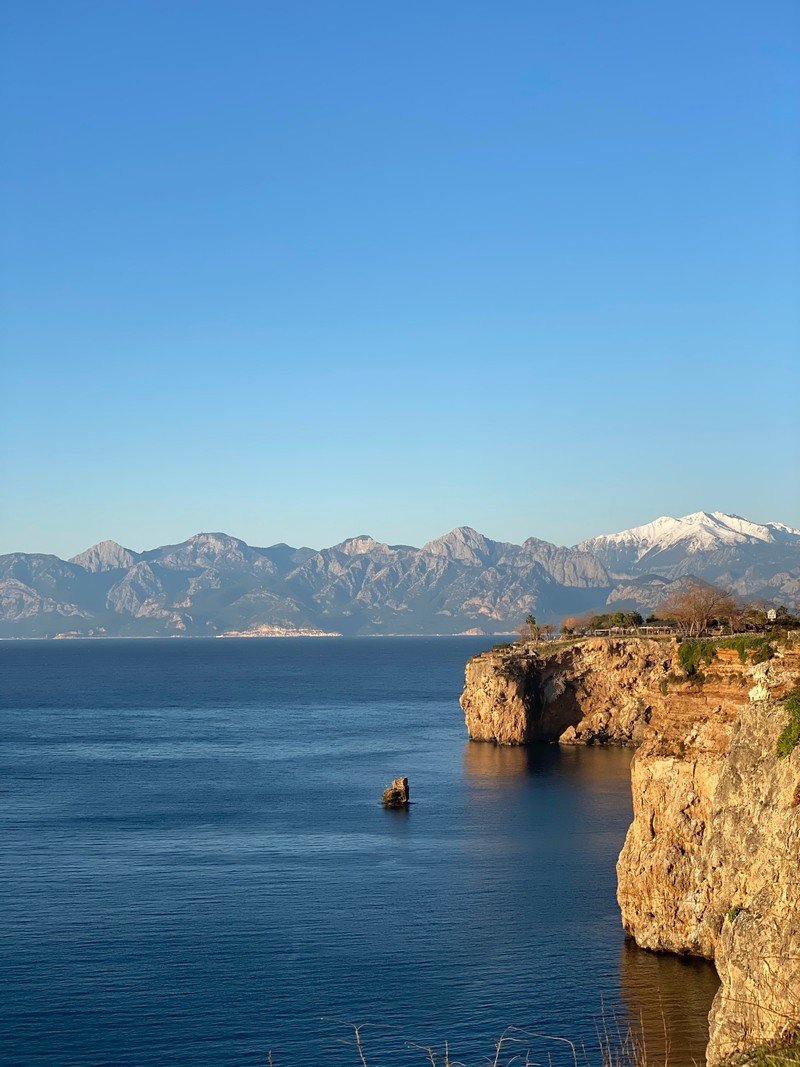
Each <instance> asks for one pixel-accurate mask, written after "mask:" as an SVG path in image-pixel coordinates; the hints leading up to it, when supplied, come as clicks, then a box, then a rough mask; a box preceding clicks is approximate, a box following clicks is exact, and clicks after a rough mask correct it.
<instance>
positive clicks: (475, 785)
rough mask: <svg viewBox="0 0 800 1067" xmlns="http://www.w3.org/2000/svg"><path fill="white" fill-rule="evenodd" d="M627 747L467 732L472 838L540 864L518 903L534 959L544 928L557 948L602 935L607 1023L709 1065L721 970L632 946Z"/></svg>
mask: <svg viewBox="0 0 800 1067" xmlns="http://www.w3.org/2000/svg"><path fill="white" fill-rule="evenodd" d="M631 757H632V751H631V750H630V749H620V748H601V747H585V746H560V745H538V746H530V747H517V748H510V747H506V746H501V745H493V744H487V743H482V742H468V743H467V744H466V745H465V748H464V753H463V761H464V773H465V781H466V783H467V786H468V789H469V790H470V792H472V793H473V798H472V799H473V804H472V806H471V811H472V818H473V819H474V820H475V822H476V824H479V825H477V826H476V827H473V830H472V837H471V839H472V840H473V841H480V842H481V843H482V846H481V847H482V848H483V850H484V852H485V853H486V854H489V853H491V854H492V855H493V857H494V858H495V859H498V857H500V856H501V855H502V856H503V858H504V859H506V858H507V856H512V855H513V856H514V857H515V859H516V862H517V863H518V864H519V866H520V867H524V868H525V869H526V870H527V872H528V876H529V877H530V875H531V873H532V872H535V878H534V879H533V881H532V882H531V883H530V885H529V887H528V889H527V891H526V892H525V893H524V894H522V893H521V894H520V895H519V897H518V900H517V904H516V907H515V919H516V921H517V922H520V923H522V924H531V925H534V924H535V926H536V928H537V937H536V939H535V941H534V942H533V944H532V946H531V950H530V951H531V953H532V955H531V958H530V960H529V963H530V964H532V965H535V966H539V967H541V966H542V960H541V959H540V958H539V953H540V952H541V951H542V949H543V947H544V945H543V939H544V938H545V937H546V936H552V938H553V941H554V951H557V950H558V949H559V946H561V947H563V946H564V945H566V944H567V943H568V942H569V941H572V943H573V946H574V947H573V948H572V952H573V953H575V952H576V947H577V944H579V943H580V937H581V936H583V937H584V938H585V939H586V940H585V941H584V944H587V945H588V942H589V941H591V943H592V946H593V949H594V948H596V945H597V943H598V942H605V943H607V944H608V949H609V957H608V959H609V964H610V966H609V968H608V971H607V973H606V975H605V976H600V977H599V979H595V980H594V981H595V982H596V986H595V988H596V989H597V995H598V997H602V998H603V999H604V1000H605V1001H606V1003H607V1007H608V1013H609V1021H610V1022H611V1023H612V1025H616V1022H615V1018H618V1019H619V1021H620V1025H621V1026H622V1029H623V1030H624V1029H625V1028H626V1026H627V1022H628V1021H629V1022H630V1024H631V1026H632V1027H633V1028H634V1029H635V1030H638V1029H641V1033H642V1036H643V1038H644V1042H645V1045H646V1048H647V1050H648V1053H649V1055H650V1060H651V1062H652V1063H664V1062H665V1056H664V1052H665V1050H668V1053H669V1055H668V1060H669V1063H670V1067H692V1065H693V1064H704V1063H705V1048H706V1044H707V1042H708V1012H709V1009H710V1007H711V1001H712V1000H713V998H714V994H715V993H716V991H717V988H718V985H719V980H718V978H717V975H716V971H715V969H714V967H713V965H712V964H710V963H708V962H707V961H705V960H697V959H693V958H690V957H680V956H670V955H666V954H664V955H661V954H655V953H651V952H645V951H643V950H641V949H639V948H637V947H636V945H635V943H634V942H633V941H631V940H630V939H626V938H625V935H624V933H623V930H622V926H621V923H620V918H619V910H618V908H617V905H616V900H615V888H616V878H615V864H616V860H617V856H618V854H619V850H620V848H621V847H622V843H623V840H624V836H625V832H626V830H627V827H628V825H629V823H630V817H631V808H630V799H629V798H630V761H631ZM511 827H513V828H514V829H513V831H511V832H509V831H510V828H511ZM509 872H510V873H509ZM581 872H582V873H581ZM511 876H513V867H512V866H511V865H510V864H508V867H507V870H506V877H511ZM479 888H480V887H477V888H476V887H474V886H473V892H474V895H475V898H476V899H482V898H481V897H480V894H479V892H478V889H479ZM537 912H538V914H537ZM542 914H546V915H547V924H546V926H545V927H542V925H541V915H542ZM617 945H618V946H619V947H618V948H617V947H616V946H617ZM578 951H579V950H578ZM615 961H616V962H615ZM576 963H577V969H578V970H580V968H581V961H580V960H578V959H577V958H576ZM559 967H563V964H562V963H561V962H560V961H559ZM553 980H554V981H556V977H555V976H554V978H553ZM557 980H558V981H563V978H562V977H561V976H559V977H558V979H557ZM591 984H592V983H591V982H589V983H588V988H587V992H589V993H590V995H591ZM601 1026H602V1024H601ZM558 1032H562V1033H563V1032H565V1030H564V1027H563V1025H562V1029H561V1030H560V1031H558ZM567 1032H569V1031H567Z"/></svg>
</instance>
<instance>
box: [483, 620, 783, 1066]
mask: <svg viewBox="0 0 800 1067" xmlns="http://www.w3.org/2000/svg"><path fill="white" fill-rule="evenodd" d="M676 651H677V649H676V646H674V645H668V644H660V643H658V642H656V641H647V640H640V639H628V640H614V639H595V640H588V641H585V642H582V643H581V644H578V645H575V646H572V647H567V648H562V649H561V650H554V651H552V652H550V653H545V654H541V653H538V652H537V650H536V649H534V648H525V647H520V648H519V649H518V650H516V651H515V650H513V649H509V650H506V651H499V652H490V653H485V654H484V655H483V656H480V657H477V658H476V659H475V660H473V661H472V662H471V663H470V664H469V665H468V668H467V686H466V689H465V692H464V695H463V697H462V706H463V708H464V711H465V715H466V720H467V728H468V730H469V733H470V737H472V738H475V739H483V740H497V741H499V742H502V743H507V744H524V743H527V742H530V741H538V740H560V741H561V742H562V743H563V742H568V743H593V742H611V743H623V744H635V745H637V746H638V750H637V752H636V755H635V756H634V759H633V763H632V772H631V773H632V792H633V809H634V817H633V822H632V824H631V827H630V829H629V831H628V836H627V838H626V841H625V846H624V848H623V850H622V853H621V854H620V857H619V861H618V864H617V874H618V886H619V888H618V898H619V903H620V908H621V911H622V921H623V925H624V927H625V929H626V931H627V932H628V933H629V934H631V936H632V937H633V938H634V939H635V940H636V943H637V944H638V945H639V946H641V947H642V948H648V949H653V950H659V951H669V952H676V953H689V954H693V955H699V956H705V957H708V958H709V959H713V960H714V962H715V965H716V967H717V971H718V973H719V976H720V979H721V983H722V984H721V988H720V991H719V993H718V994H717V997H716V999H715V1001H714V1005H713V1008H712V1011H711V1015H710V1025H711V1030H710V1043H709V1047H708V1059H709V1063H716V1062H718V1061H719V1060H720V1059H722V1058H724V1057H725V1056H728V1055H730V1054H732V1053H734V1052H737V1051H740V1050H742V1049H745V1048H748V1047H750V1046H752V1045H754V1044H757V1043H759V1042H761V1041H765V1040H770V1039H772V1038H775V1037H778V1036H780V1035H781V1034H783V1033H784V1032H786V1031H787V1030H790V1029H791V1028H792V1027H796V1026H798V1025H800V993H798V990H800V748H799V749H798V750H796V751H795V752H794V753H793V754H792V755H791V756H789V757H788V758H786V759H782V760H779V759H777V757H776V756H775V743H776V740H777V737H778V735H779V733H780V732H781V730H782V728H783V726H784V725H785V722H786V719H787V715H786V712H785V710H784V709H783V708H782V705H781V704H780V703H779V702H778V700H777V699H776V698H779V697H781V696H782V695H784V694H785V692H786V691H787V689H788V688H789V687H790V685H791V684H792V680H793V679H794V678H795V677H797V674H798V672H799V671H800V652H798V651H794V652H792V651H788V652H784V653H782V655H781V656H780V657H776V658H775V659H774V660H771V661H770V662H769V663H766V664H760V665H757V666H752V665H749V664H746V665H743V664H741V663H740V662H739V659H738V655H737V654H736V652H733V651H731V652H727V653H726V652H724V651H722V650H721V651H720V652H719V653H718V656H717V658H716V659H715V660H714V661H713V663H712V665H711V666H710V667H709V668H708V669H707V673H706V678H705V680H704V681H703V682H702V683H699V684H698V683H695V684H692V683H691V682H689V681H688V680H681V674H682V672H681V671H680V668H679V667H678V664H677V656H676Z"/></svg>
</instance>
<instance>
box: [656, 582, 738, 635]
mask: <svg viewBox="0 0 800 1067" xmlns="http://www.w3.org/2000/svg"><path fill="white" fill-rule="evenodd" d="M658 614H659V615H660V616H661V618H664V619H674V621H675V622H676V623H678V625H679V626H681V627H683V629H685V630H687V631H688V633H689V636H690V637H699V636H700V635H701V634H704V633H705V632H706V630H707V629H708V627H709V625H710V624H711V623H712V622H714V621H715V620H716V621H718V622H719V621H721V620H723V619H724V620H725V621H726V622H728V623H730V624H731V625H732V624H733V622H734V621H735V620H736V619H737V618H738V617H739V614H740V608H739V605H738V603H737V601H736V598H735V597H733V596H732V595H731V594H730V593H729V592H728V591H727V590H725V589H720V588H719V587H718V586H716V585H709V584H708V583H707V582H701V581H696V582H694V583H693V584H692V585H690V586H687V587H686V588H685V589H682V590H681V591H680V592H678V593H673V594H672V595H671V596H668V597H667V599H666V600H665V601H664V602H663V603H662V604H661V606H660V607H659V609H658Z"/></svg>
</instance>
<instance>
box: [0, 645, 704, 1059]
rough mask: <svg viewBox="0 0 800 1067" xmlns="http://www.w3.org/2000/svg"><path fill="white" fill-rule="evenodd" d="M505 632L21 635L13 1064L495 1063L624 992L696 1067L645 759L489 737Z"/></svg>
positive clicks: (627, 1006) (16, 680)
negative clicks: (492, 690)
mask: <svg viewBox="0 0 800 1067" xmlns="http://www.w3.org/2000/svg"><path fill="white" fill-rule="evenodd" d="M488 643H489V642H488V641H487V640H480V639H476V638H436V639H422V638H385V639H363V640H346V639H335V638H334V639H313V638H312V639H297V638H296V639H277V640H172V641H169V640H164V641H106V642H99V641H98V642H81V641H75V642H49V643H46V642H3V643H2V644H0V669H2V712H1V713H0V743H1V745H2V748H1V749H0V790H2V792H1V793H0V800H1V801H2V804H1V805H0V846H1V848H0V880H1V882H2V912H1V914H0V935H1V936H2V961H1V962H0V985H1V986H2V997H0V1063H2V1064H3V1065H4V1067H28V1065H34V1064H35V1065H37V1067H100V1065H102V1067H122V1065H125V1067H146V1065H147V1067H150V1065H159V1067H162V1065H164V1067H166V1065H177V1067H183V1065H187V1067H189V1065H191V1067H194V1065H203V1067H245V1065H254V1064H261V1065H263V1064H266V1063H267V1058H268V1054H269V1052H270V1050H271V1052H272V1057H273V1062H274V1064H275V1065H276V1067H301V1065H302V1067H309V1065H311V1064H315V1065H323V1064H331V1065H334V1067H338V1065H352V1067H357V1058H356V1051H355V1049H354V1048H353V1047H352V1046H351V1045H350V1044H348V1043H347V1038H348V1034H349V1033H350V1031H349V1029H348V1024H353V1023H356V1024H360V1023H368V1024H370V1025H369V1026H368V1027H366V1028H365V1029H364V1031H363V1037H364V1041H365V1046H366V1053H367V1058H368V1060H369V1063H370V1067H388V1065H389V1064H391V1065H392V1067H405V1065H409V1067H414V1065H419V1067H423V1064H424V1062H425V1054H424V1053H423V1052H420V1051H419V1050H418V1049H416V1048H414V1047H413V1045H414V1044H417V1045H423V1046H435V1047H436V1048H438V1049H443V1046H444V1042H445V1041H448V1042H449V1048H450V1053H451V1056H453V1057H454V1058H458V1059H460V1060H463V1061H465V1062H466V1063H467V1064H468V1065H469V1067H473V1065H475V1067H477V1065H478V1064H480V1063H482V1062H483V1061H484V1059H485V1057H487V1056H491V1055H493V1052H494V1049H493V1043H494V1041H495V1040H496V1039H497V1038H498V1037H499V1036H500V1035H501V1034H502V1032H503V1031H504V1029H505V1028H506V1027H509V1026H516V1027H521V1028H525V1029H527V1030H530V1031H536V1032H538V1033H545V1034H549V1035H554V1036H563V1037H568V1038H570V1039H572V1040H573V1041H578V1042H581V1041H585V1042H586V1043H587V1045H588V1046H589V1047H590V1050H591V1049H593V1048H595V1047H596V1025H597V1018H598V1016H599V1015H600V1013H601V1010H602V1009H603V1006H605V1011H606V1015H607V1016H608V1017H610V1016H612V1015H613V1014H614V1013H617V1014H618V1015H619V1016H620V1017H621V1018H623V1019H625V1018H627V1017H631V1018H634V1019H639V1018H641V1020H642V1023H643V1025H644V1027H645V1030H646V1033H647V1039H648V1044H649V1046H650V1049H651V1051H653V1050H654V1049H658V1048H663V1045H664V1027H665V1023H664V1020H665V1019H666V1026H667V1028H668V1037H669V1041H670V1046H671V1047H670V1064H671V1067H688V1064H690V1063H691V1062H692V1060H694V1061H696V1062H699V1063H702V1062H703V1048H704V1045H705V1040H706V1014H707V1012H708V1008H709V1005H710V1001H711V998H712V996H713V993H714V991H715V989H716V977H715V975H714V971H713V968H711V967H710V966H709V965H706V964H702V963H699V962H693V961H686V960H679V959H673V958H670V957H659V956H655V955H652V954H647V953H644V952H640V951H639V950H637V949H636V948H635V947H632V946H631V945H630V944H628V943H626V941H625V939H624V936H623V933H622V930H621V927H620V921H619V913H618V910H617V906H616V902H615V895H614V894H615V873H614V863H615V860H616V856H617V853H618V851H619V849H620V847H621V845H622V841H623V838H624V835H625V830H626V828H627V825H628V822H629V820H630V799H629V779H628V765H629V761H630V753H629V752H626V751H621V750H602V749H599V748H570V749H565V750H562V749H560V748H558V747H557V746H549V747H546V748H543V749H537V750H521V749H501V748H497V747H495V746H493V745H486V744H476V743H470V742H468V741H467V740H466V733H465V729H464V722H463V716H462V713H461V710H460V708H459V706H458V696H459V693H460V691H461V686H462V681H463V673H464V664H465V662H466V660H467V658H468V657H469V656H470V655H472V654H473V653H475V652H476V651H478V650H479V649H481V648H483V647H486V646H487V644H488ZM398 775H408V776H409V778H410V781H411V790H412V799H413V800H414V802H415V803H414V805H413V807H412V808H411V809H410V811H408V812H407V813H405V812H387V811H384V810H383V809H382V808H381V807H380V804H379V799H380V794H381V791H382V789H383V788H384V786H385V785H387V784H388V783H389V780H390V779H391V778H393V777H395V776H398ZM516 1036H519V1035H516ZM525 1040H526V1043H525V1044H524V1045H509V1046H508V1050H509V1055H511V1054H513V1053H514V1052H515V1051H519V1050H520V1049H524V1048H526V1047H528V1046H530V1047H531V1049H532V1059H533V1060H534V1061H536V1062H539V1063H543V1064H546V1063H547V1056H548V1053H549V1054H550V1055H551V1056H552V1059H553V1063H554V1064H556V1065H558V1064H561V1063H566V1062H570V1063H571V1062H572V1061H571V1053H570V1051H569V1047H568V1046H566V1045H564V1044H563V1043H560V1042H554V1041H550V1040H547V1039H539V1038H527V1039H525ZM565 1052H566V1053H567V1054H568V1059H567V1060H565V1059H564V1055H563V1054H564V1053H565ZM592 1056H593V1059H594V1061H595V1062H596V1060H597V1057H596V1056H595V1055H594V1054H593V1053H592Z"/></svg>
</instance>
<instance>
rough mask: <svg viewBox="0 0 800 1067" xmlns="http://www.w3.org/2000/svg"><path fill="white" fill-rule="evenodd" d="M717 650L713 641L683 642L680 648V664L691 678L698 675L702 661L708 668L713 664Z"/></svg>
mask: <svg viewBox="0 0 800 1067" xmlns="http://www.w3.org/2000/svg"><path fill="white" fill-rule="evenodd" d="M715 648H716V646H715V644H714V642H713V641H697V640H692V641H681V643H680V645H679V646H678V662H679V663H680V665H681V667H683V669H684V671H685V672H686V674H687V676H688V677H689V678H692V677H694V676H695V675H697V673H698V668H699V666H700V660H702V661H703V662H704V663H705V665H706V666H708V665H709V664H710V663H711V661H712V659H713V658H714V651H715Z"/></svg>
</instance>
